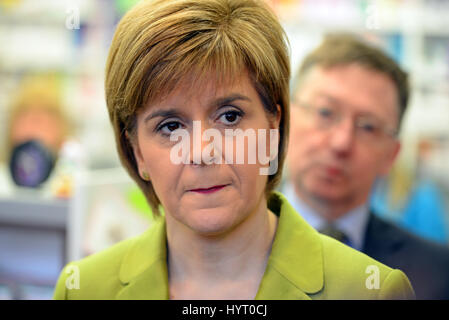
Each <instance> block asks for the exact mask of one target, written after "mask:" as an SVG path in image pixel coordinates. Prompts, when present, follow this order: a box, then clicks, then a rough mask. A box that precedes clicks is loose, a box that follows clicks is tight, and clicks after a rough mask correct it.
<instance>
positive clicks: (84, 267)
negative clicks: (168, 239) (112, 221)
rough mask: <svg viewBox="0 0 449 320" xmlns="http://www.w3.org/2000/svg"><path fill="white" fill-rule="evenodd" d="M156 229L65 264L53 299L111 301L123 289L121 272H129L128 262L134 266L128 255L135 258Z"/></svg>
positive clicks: (131, 258)
mask: <svg viewBox="0 0 449 320" xmlns="http://www.w3.org/2000/svg"><path fill="white" fill-rule="evenodd" d="M155 227H156V226H153V227H150V228H149V229H148V230H147V231H145V232H144V233H142V234H140V235H137V236H135V237H132V238H129V239H126V240H123V241H121V242H119V243H117V244H115V245H113V246H111V247H109V248H107V249H105V250H102V251H100V252H98V253H94V254H92V255H89V256H87V257H85V258H83V259H81V260H78V261H73V262H70V263H68V264H67V265H66V266H65V267H64V269H63V270H62V272H61V274H60V276H59V279H58V282H57V284H56V287H55V292H54V299H58V300H59V299H83V300H84V299H114V298H115V295H116V294H117V293H118V292H119V290H120V289H121V288H122V286H123V279H122V276H123V272H124V270H128V267H129V266H127V264H128V262H130V263H136V261H134V259H133V257H130V255H131V256H133V255H136V251H137V250H140V249H141V248H140V247H141V246H143V245H144V244H145V243H146V242H148V240H149V239H148V238H149V237H152V236H153V234H154V232H155V230H156V229H158V228H155ZM136 248H138V249H136ZM143 250H144V249H143ZM137 263H138V262H137Z"/></svg>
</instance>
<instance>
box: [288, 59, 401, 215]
mask: <svg viewBox="0 0 449 320" xmlns="http://www.w3.org/2000/svg"><path fill="white" fill-rule="evenodd" d="M293 100H294V101H293V103H292V117H291V118H292V121H291V138H290V146H289V152H288V157H287V161H288V162H287V163H288V168H289V173H290V176H291V179H292V181H293V183H294V185H295V189H296V192H298V193H299V194H300V196H301V198H303V200H305V201H306V202H309V203H310V202H311V201H320V202H321V203H327V204H343V205H344V206H346V207H348V206H349V207H355V206H358V205H361V204H362V203H364V202H365V201H366V199H367V197H368V196H369V193H370V190H371V187H372V185H373V183H374V181H375V179H376V177H378V176H380V175H385V174H386V173H387V172H388V171H389V169H390V167H391V165H392V163H393V161H394V159H395V157H396V155H397V153H398V151H399V142H398V141H397V140H396V139H395V138H394V137H393V136H392V135H391V134H389V133H387V132H391V131H394V130H395V129H396V128H397V123H398V117H399V116H398V109H399V108H398V105H397V101H398V96H397V91H396V88H395V86H394V83H393V82H392V80H390V79H389V78H388V77H387V76H386V75H384V74H382V73H380V72H377V71H372V70H370V69H367V68H366V67H363V66H360V65H357V64H350V65H342V66H335V67H331V68H326V69H324V68H322V67H313V68H312V69H311V70H310V71H309V72H308V74H307V75H306V78H305V79H304V81H303V84H302V85H301V87H300V90H299V91H298V92H296V95H295V96H294V99H293ZM335 115H337V116H335ZM328 119H338V121H337V120H335V121H334V120H332V121H331V120H328ZM372 124H374V127H373V126H372ZM373 128H377V129H379V130H374V131H373V130H372V129H373ZM389 130H390V131H389ZM373 132H374V133H375V134H373ZM376 132H377V133H376ZM308 200H309V201H308Z"/></svg>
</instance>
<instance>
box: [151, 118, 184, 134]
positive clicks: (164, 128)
mask: <svg viewBox="0 0 449 320" xmlns="http://www.w3.org/2000/svg"><path fill="white" fill-rule="evenodd" d="M179 128H181V124H180V123H179V122H175V121H171V122H167V123H164V124H162V125H160V126H159V128H158V130H157V131H161V132H162V133H163V134H165V135H170V134H171V133H172V132H173V131H175V130H178V129H179Z"/></svg>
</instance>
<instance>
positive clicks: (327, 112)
mask: <svg viewBox="0 0 449 320" xmlns="http://www.w3.org/2000/svg"><path fill="white" fill-rule="evenodd" d="M317 113H318V116H319V117H320V118H323V119H331V118H333V117H334V116H335V111H334V110H332V109H330V108H326V107H320V108H317Z"/></svg>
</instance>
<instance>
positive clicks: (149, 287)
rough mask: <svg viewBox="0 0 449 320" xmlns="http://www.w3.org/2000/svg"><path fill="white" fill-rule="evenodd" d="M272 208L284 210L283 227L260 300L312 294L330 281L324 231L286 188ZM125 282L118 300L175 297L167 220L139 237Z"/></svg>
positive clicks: (122, 278)
mask: <svg viewBox="0 0 449 320" xmlns="http://www.w3.org/2000/svg"><path fill="white" fill-rule="evenodd" d="M269 207H270V209H271V210H272V211H273V212H275V213H276V214H278V215H279V220H278V228H277V231H276V237H275V241H274V243H273V246H272V250H271V253H270V257H269V259H268V264H267V267H266V270H265V273H264V276H263V278H262V281H261V284H260V286H259V290H258V292H257V295H256V299H262V300H274V299H281V300H292V299H295V300H297V299H311V297H310V296H309V295H310V294H314V293H317V292H319V291H320V290H322V289H323V286H324V273H323V257H322V247H321V240H320V238H319V235H318V233H317V231H316V230H315V229H313V228H312V227H311V226H309V225H308V224H307V223H306V222H305V221H304V219H303V218H302V217H301V216H300V215H299V214H298V213H296V211H295V210H294V209H293V208H292V207H291V205H290V204H289V203H288V201H287V200H286V199H285V197H284V196H283V195H282V194H281V193H278V192H275V193H274V194H273V196H272V197H271V198H270V202H269ZM120 281H121V284H122V289H121V290H120V291H119V292H118V294H117V296H116V298H117V299H135V300H138V299H156V300H159V299H168V298H169V288H168V273H167V247H166V231H165V219H163V218H161V219H158V220H156V221H155V222H154V224H153V225H152V226H151V227H150V228H149V230H148V231H146V232H145V233H144V234H143V235H142V236H140V237H138V238H136V240H135V242H134V244H133V245H132V246H131V248H130V249H129V251H128V253H127V254H126V255H125V257H124V259H123V261H122V265H121V269H120Z"/></svg>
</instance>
